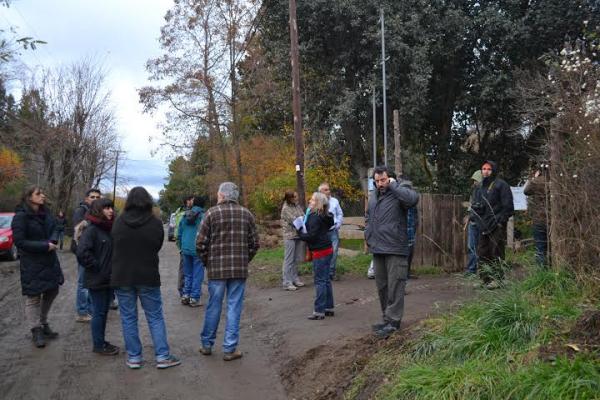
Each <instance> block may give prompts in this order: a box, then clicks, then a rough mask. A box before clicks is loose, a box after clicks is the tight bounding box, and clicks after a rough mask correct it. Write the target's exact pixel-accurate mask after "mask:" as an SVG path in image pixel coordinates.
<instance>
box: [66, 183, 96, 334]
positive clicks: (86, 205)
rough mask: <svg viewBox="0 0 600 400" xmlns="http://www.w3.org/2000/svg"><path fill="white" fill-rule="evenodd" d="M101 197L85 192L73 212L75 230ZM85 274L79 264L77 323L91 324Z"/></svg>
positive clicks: (75, 246)
mask: <svg viewBox="0 0 600 400" xmlns="http://www.w3.org/2000/svg"><path fill="white" fill-rule="evenodd" d="M100 197H102V193H101V192H100V190H99V189H90V190H88V191H87V192H85V199H83V201H82V202H81V203H79V205H78V206H77V208H76V209H75V211H73V228H74V227H76V226H77V225H79V223H81V221H83V220H84V218H85V214H86V213H87V212H88V211H89V209H90V205H91V204H92V203H93V201H94V200H96V199H99V198H100ZM73 236H74V235H73ZM71 251H72V252H73V253H75V254H77V243H76V242H75V240H71ZM84 274H85V268H83V265H81V264H79V263H77V294H76V296H75V310H76V311H77V317H75V321H77V322H90V321H91V320H92V301H91V299H90V296H89V293H88V290H87V289H86V288H84V285H83V275H84Z"/></svg>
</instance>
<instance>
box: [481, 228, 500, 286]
mask: <svg viewBox="0 0 600 400" xmlns="http://www.w3.org/2000/svg"><path fill="white" fill-rule="evenodd" d="M505 249H506V226H504V225H498V226H497V227H496V229H494V230H493V231H492V232H490V233H488V234H483V233H482V234H480V236H479V243H478V244H477V255H478V257H479V264H480V265H487V266H488V267H487V270H485V269H484V270H482V271H480V273H481V279H483V281H484V282H485V283H488V282H490V281H491V280H493V277H494V276H495V277H497V278H499V279H502V278H503V273H502V269H501V268H499V267H500V266H499V264H500V262H501V261H503V260H504V251H505ZM490 269H492V270H493V273H492V274H491V273H490V272H492V271H490ZM492 275H494V276H492Z"/></svg>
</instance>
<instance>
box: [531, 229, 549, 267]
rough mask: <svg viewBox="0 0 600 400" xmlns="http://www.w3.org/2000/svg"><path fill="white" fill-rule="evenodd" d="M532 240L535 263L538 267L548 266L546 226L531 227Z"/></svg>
mask: <svg viewBox="0 0 600 400" xmlns="http://www.w3.org/2000/svg"><path fill="white" fill-rule="evenodd" d="M533 240H534V242H535V261H536V263H537V264H538V265H539V266H540V267H545V266H547V265H548V261H547V260H546V255H547V253H548V229H547V228H546V224H534V225H533Z"/></svg>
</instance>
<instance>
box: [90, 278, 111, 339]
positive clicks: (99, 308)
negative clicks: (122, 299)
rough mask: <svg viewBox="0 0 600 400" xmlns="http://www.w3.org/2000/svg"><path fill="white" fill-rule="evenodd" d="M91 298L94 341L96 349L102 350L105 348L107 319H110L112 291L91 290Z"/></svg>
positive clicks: (91, 325)
mask: <svg viewBox="0 0 600 400" xmlns="http://www.w3.org/2000/svg"><path fill="white" fill-rule="evenodd" d="M89 294H90V298H91V299H92V321H91V323H90V327H91V328H92V341H93V343H94V349H96V350H102V349H103V348H104V343H105V342H106V341H105V340H104V333H105V332H106V319H107V318H108V310H109V306H110V303H111V301H112V299H113V290H112V289H89Z"/></svg>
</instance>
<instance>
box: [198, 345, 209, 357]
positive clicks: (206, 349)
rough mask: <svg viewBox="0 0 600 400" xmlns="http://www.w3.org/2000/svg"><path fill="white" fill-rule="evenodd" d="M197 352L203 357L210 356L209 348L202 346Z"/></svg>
mask: <svg viewBox="0 0 600 400" xmlns="http://www.w3.org/2000/svg"><path fill="white" fill-rule="evenodd" d="M198 351H199V352H200V353H201V354H202V355H204V356H210V355H211V354H212V349H211V348H210V347H204V346H202V347H200V350H198Z"/></svg>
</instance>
